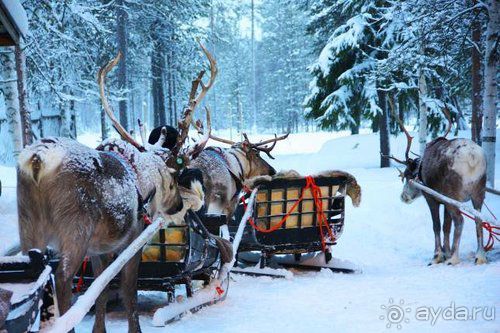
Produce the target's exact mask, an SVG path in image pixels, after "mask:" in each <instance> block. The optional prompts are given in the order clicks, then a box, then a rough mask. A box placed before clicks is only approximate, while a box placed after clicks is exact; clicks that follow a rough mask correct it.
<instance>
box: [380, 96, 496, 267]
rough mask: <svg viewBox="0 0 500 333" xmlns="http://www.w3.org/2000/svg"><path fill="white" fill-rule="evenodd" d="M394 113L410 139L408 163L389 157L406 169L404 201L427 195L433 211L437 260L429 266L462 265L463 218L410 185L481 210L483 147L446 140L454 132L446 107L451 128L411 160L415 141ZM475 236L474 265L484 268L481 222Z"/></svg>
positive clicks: (455, 211)
mask: <svg viewBox="0 0 500 333" xmlns="http://www.w3.org/2000/svg"><path fill="white" fill-rule="evenodd" d="M391 106H392V105H391ZM391 110H392V113H393V115H394V117H395V118H396V120H397V122H398V124H399V126H400V128H401V130H402V131H403V132H404V133H405V135H406V139H407V146H406V153H405V159H404V160H399V159H397V158H395V157H393V156H390V158H391V159H393V160H394V161H396V162H398V163H400V164H403V165H405V166H406V169H405V171H404V172H401V171H400V177H401V180H402V181H404V187H403V192H402V193H401V200H402V201H403V202H405V203H407V204H409V203H411V202H413V201H414V200H415V199H416V198H417V197H419V196H420V195H422V194H423V195H424V198H425V200H426V201H427V204H428V206H429V209H430V211H431V216H432V222H433V229H434V238H435V243H434V257H433V259H432V261H431V263H430V264H429V265H431V264H438V263H441V262H446V263H447V264H449V265H455V264H457V263H459V261H460V258H459V245H460V236H461V234H462V228H463V217H462V215H461V213H460V210H459V209H458V208H457V207H455V206H452V205H449V204H446V203H443V202H440V201H439V200H437V199H436V198H434V197H432V196H431V195H429V194H427V193H422V191H420V190H419V189H417V188H416V187H415V186H413V185H412V182H411V181H412V180H413V181H420V182H422V183H423V184H424V185H425V186H427V187H429V188H431V189H433V190H435V191H437V192H439V193H441V194H444V195H445V196H448V197H450V198H452V199H455V200H457V201H460V202H466V201H469V200H472V205H473V206H474V208H475V209H476V210H481V207H482V205H483V201H484V196H485V187H486V159H485V156H484V152H483V150H482V148H481V147H479V146H478V145H477V144H476V143H474V142H473V141H471V140H468V139H461V138H457V139H451V140H448V139H446V136H447V135H448V133H449V132H450V129H451V118H450V115H449V110H448V109H447V107H446V106H445V108H444V109H443V113H444V114H445V116H446V118H447V119H448V123H449V124H448V127H447V130H446V132H445V134H444V136H442V137H438V138H436V139H434V140H432V141H431V142H429V143H427V145H426V147H425V150H424V154H423V156H422V157H419V156H417V158H415V159H413V158H410V157H409V153H410V148H411V143H412V139H413V138H412V137H411V136H410V134H409V133H408V131H407V130H406V129H405V127H404V125H403V123H402V121H401V120H400V119H399V118H398V117H397V116H396V114H395V112H394V109H393V108H392V107H391ZM441 204H443V205H444V206H445V210H444V222H443V234H444V241H443V246H441V233H440V228H441V222H440V217H439V207H440V205H441ZM452 220H453V222H454V225H455V229H454V234H453V245H452V247H451V250H450V231H451V221H452ZM476 235H477V251H476V258H475V262H476V263H477V264H483V263H486V262H487V260H486V254H485V251H484V246H483V229H482V221H481V220H480V219H478V218H476Z"/></svg>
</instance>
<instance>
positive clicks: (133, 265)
mask: <svg viewBox="0 0 500 333" xmlns="http://www.w3.org/2000/svg"><path fill="white" fill-rule="evenodd" d="M141 253H142V252H141V251H139V252H138V253H137V254H136V255H135V256H133V257H132V259H130V261H129V262H128V263H127V264H126V265H125V267H123V269H122V272H121V277H120V278H121V285H120V287H121V289H122V295H123V304H124V305H125V309H126V310H127V317H128V331H129V333H137V332H141V327H140V325H139V313H138V312H137V276H138V273H139V263H140V261H141Z"/></svg>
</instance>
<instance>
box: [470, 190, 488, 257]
mask: <svg viewBox="0 0 500 333" xmlns="http://www.w3.org/2000/svg"><path fill="white" fill-rule="evenodd" d="M483 201H484V191H483V192H482V194H480V195H479V196H478V197H473V198H472V206H473V207H474V209H475V210H478V211H481V208H482V206H483ZM475 221H476V237H477V251H476V264H478V265H481V264H486V263H487V262H488V260H487V259H486V252H485V251H484V245H483V244H484V243H483V221H481V219H479V218H477V217H476V219H475Z"/></svg>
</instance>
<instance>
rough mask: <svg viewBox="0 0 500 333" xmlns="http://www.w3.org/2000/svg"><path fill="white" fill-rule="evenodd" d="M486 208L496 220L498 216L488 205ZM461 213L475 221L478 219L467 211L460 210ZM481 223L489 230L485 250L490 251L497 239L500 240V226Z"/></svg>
mask: <svg viewBox="0 0 500 333" xmlns="http://www.w3.org/2000/svg"><path fill="white" fill-rule="evenodd" d="M485 206H486V204H485ZM486 208H487V209H488V211H489V212H490V214H491V215H492V216H493V218H495V220H496V219H497V218H496V217H495V215H494V214H493V212H492V211H491V210H490V209H489V208H488V206H486ZM460 213H461V214H462V215H463V216H465V217H468V218H469V219H471V220H474V221H475V220H476V219H475V218H474V216H472V215H469V214H467V213H465V212H463V211H460ZM481 225H482V227H483V228H484V229H485V230H486V231H488V241H487V242H486V245H485V246H484V250H485V251H490V250H491V249H492V248H493V245H494V244H495V239H496V240H497V241H499V242H500V238H499V236H500V227H497V226H494V225H491V224H490V223H488V222H482V224H481Z"/></svg>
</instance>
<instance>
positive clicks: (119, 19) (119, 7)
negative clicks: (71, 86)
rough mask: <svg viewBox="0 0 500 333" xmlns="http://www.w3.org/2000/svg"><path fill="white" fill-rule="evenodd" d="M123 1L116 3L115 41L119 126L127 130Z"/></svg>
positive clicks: (125, 28)
mask: <svg viewBox="0 0 500 333" xmlns="http://www.w3.org/2000/svg"><path fill="white" fill-rule="evenodd" d="M123 6H124V0H117V1H116V39H117V43H118V51H120V52H121V54H122V59H121V60H120V62H119V63H118V89H119V90H120V97H121V98H120V101H119V103H118V108H119V110H120V111H119V113H120V124H121V125H122V126H123V128H125V130H127V131H128V130H129V122H128V113H127V99H126V96H127V94H126V92H127V51H128V45H127V44H128V38H127V11H126V10H125V8H124V7H123Z"/></svg>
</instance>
